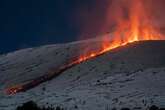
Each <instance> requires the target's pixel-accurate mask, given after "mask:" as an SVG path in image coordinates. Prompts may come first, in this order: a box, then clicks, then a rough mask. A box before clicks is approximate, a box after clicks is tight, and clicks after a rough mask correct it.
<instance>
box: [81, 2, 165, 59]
mask: <svg viewBox="0 0 165 110" xmlns="http://www.w3.org/2000/svg"><path fill="white" fill-rule="evenodd" d="M116 1H119V4H122V5H123V6H124V8H125V9H126V10H127V11H126V12H125V11H123V10H121V9H120V8H121V7H120V5H119V6H118V7H119V8H117V9H116V10H117V12H118V13H120V14H117V16H115V19H116V23H117V24H116V28H115V30H114V32H113V37H112V38H109V36H108V35H106V36H103V37H102V38H101V39H102V46H101V48H100V50H99V51H95V52H90V53H89V54H85V55H82V56H80V59H79V61H80V62H81V61H84V60H86V59H89V58H91V57H95V56H97V55H99V54H102V53H105V52H107V51H109V50H111V49H113V48H116V47H120V46H123V45H126V44H128V43H131V42H135V41H144V40H165V37H164V36H163V35H161V33H160V32H159V29H157V28H155V27H154V26H153V23H152V21H151V17H152V14H151V13H150V12H149V11H148V12H146V10H147V9H145V8H146V5H147V3H145V1H144V0H123V1H122V0H116ZM117 3H118V2H117ZM109 14H111V13H108V15H109ZM113 16H114V15H113ZM109 39H111V40H109Z"/></svg>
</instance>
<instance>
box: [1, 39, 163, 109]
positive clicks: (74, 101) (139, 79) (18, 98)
mask: <svg viewBox="0 0 165 110" xmlns="http://www.w3.org/2000/svg"><path fill="white" fill-rule="evenodd" d="M101 43H102V41H101V40H100V39H99V38H96V39H90V40H84V41H77V42H72V43H67V44H58V45H47V46H42V47H36V48H28V49H23V50H18V51H15V52H12V53H8V54H6V55H1V56H0V73H1V74H0V76H1V77H0V83H1V85H0V109H5V110H14V109H15V108H16V106H18V105H21V104H22V103H24V102H26V101H29V100H34V101H37V103H38V104H40V105H43V104H44V105H46V104H50V105H53V106H57V105H60V106H63V107H64V108H66V109H72V110H74V109H84V110H105V109H111V108H113V107H118V108H120V107H123V106H124V107H131V108H137V107H142V108H147V107H148V106H149V105H151V104H155V105H159V106H165V105H164V100H165V97H164V96H165V93H164V91H165V89H164V88H165V86H164V84H165V74H164V73H165V68H164V67H165V52H164V50H165V41H163V40H156V41H153V40H149V41H138V42H133V43H129V44H127V45H123V46H120V47H117V48H114V49H111V51H108V52H106V53H104V54H101V55H99V56H96V57H93V58H91V59H88V60H86V61H84V62H81V63H79V64H77V65H74V66H72V67H70V68H68V69H66V70H65V71H63V72H61V73H60V74H59V75H58V76H57V77H54V78H53V79H51V80H48V81H46V82H43V83H41V84H40V85H37V86H34V87H33V88H31V89H29V90H26V91H22V92H19V93H17V94H14V95H8V94H6V93H5V92H4V90H5V89H6V88H8V87H12V86H13V85H18V86H19V85H21V84H24V83H26V82H30V81H33V80H34V79H36V78H38V77H41V76H43V75H45V74H47V73H50V71H55V70H56V68H58V67H61V66H63V65H65V64H68V62H72V61H74V60H75V59H77V58H79V56H80V55H81V54H83V53H84V51H78V50H80V48H81V49H82V50H85V51H87V52H88V51H93V50H95V49H96V48H98V45H99V44H101ZM81 52H82V53H81ZM75 106H77V107H78V108H77V107H76V108H75Z"/></svg>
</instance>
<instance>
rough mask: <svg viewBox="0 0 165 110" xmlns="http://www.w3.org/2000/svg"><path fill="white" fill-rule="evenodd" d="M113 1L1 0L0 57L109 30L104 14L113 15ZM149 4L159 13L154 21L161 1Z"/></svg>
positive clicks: (162, 9)
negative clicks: (111, 7) (111, 6)
mask: <svg viewBox="0 0 165 110" xmlns="http://www.w3.org/2000/svg"><path fill="white" fill-rule="evenodd" d="M112 1H113V0H0V15H1V16H0V54H2V53H7V52H11V51H15V50H18V49H22V48H28V47H34V46H40V45H47V44H55V43H65V42H70V41H75V40H80V39H86V38H89V37H95V36H96V35H99V34H100V33H105V32H107V30H109V29H110V27H111V26H109V24H108V27H107V26H105V24H106V22H105V21H106V16H107V13H109V14H111V12H109V11H112V12H113V10H109V5H110V4H111V2H112ZM114 1H117V0H114ZM118 1H119V0H118ZM149 1H152V4H153V6H152V7H155V8H156V9H154V10H153V12H154V11H157V12H159V13H160V14H159V13H158V15H157V16H158V17H157V18H160V17H159V15H162V14H161V13H163V15H164V6H165V5H164V3H165V1H164V0H149ZM117 6H118V5H117ZM159 7H161V8H160V9H159ZM108 10H109V11H108ZM107 11H108V12H107ZM164 19H165V16H164V18H162V20H163V21H164ZM104 26H105V27H106V28H103V27H104ZM112 26H113V21H112ZM82 36H83V37H82Z"/></svg>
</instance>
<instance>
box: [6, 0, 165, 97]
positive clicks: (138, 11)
mask: <svg viewBox="0 0 165 110" xmlns="http://www.w3.org/2000/svg"><path fill="white" fill-rule="evenodd" d="M120 2H121V1H120ZM122 4H123V5H124V8H125V9H126V10H127V11H126V12H121V14H120V15H118V16H116V21H117V24H116V27H115V29H114V31H113V32H112V34H113V37H111V38H109V37H110V36H109V35H107V34H106V35H105V36H103V37H101V46H100V47H99V48H98V49H96V51H88V52H84V54H81V55H80V56H79V57H78V58H77V59H76V60H74V61H72V62H69V63H67V64H65V65H63V66H62V67H59V68H56V69H55V71H51V72H48V73H47V74H45V75H44V76H41V77H38V78H36V79H34V80H33V81H30V82H26V83H24V84H20V85H17V86H13V87H9V88H7V89H6V90H5V91H6V93H7V94H15V93H17V92H21V91H25V90H28V89H30V88H33V87H34V86H37V85H38V84H40V83H42V82H45V81H47V80H50V79H52V78H53V77H55V76H57V75H59V74H61V73H62V72H63V71H65V70H67V69H68V68H71V67H72V66H74V65H77V64H80V63H82V62H84V61H86V60H88V59H91V58H93V57H96V56H99V55H102V54H104V53H106V52H108V51H110V50H112V49H114V48H117V47H120V46H124V45H126V44H128V43H132V42H135V41H144V40H164V39H165V37H163V35H161V33H160V32H159V30H158V29H157V28H155V27H154V26H153V25H152V22H151V21H150V17H151V16H152V15H151V14H150V13H149V12H148V11H147V12H146V10H147V9H145V8H146V6H145V5H146V4H145V3H144V0H131V1H130V0H129V3H128V0H123V1H122ZM107 14H108V15H109V14H111V13H107ZM109 39H110V40H109Z"/></svg>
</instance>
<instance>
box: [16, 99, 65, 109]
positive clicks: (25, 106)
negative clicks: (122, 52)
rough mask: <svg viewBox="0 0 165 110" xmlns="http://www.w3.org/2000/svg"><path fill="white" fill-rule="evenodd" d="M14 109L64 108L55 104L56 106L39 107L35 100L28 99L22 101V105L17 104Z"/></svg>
mask: <svg viewBox="0 0 165 110" xmlns="http://www.w3.org/2000/svg"><path fill="white" fill-rule="evenodd" d="M16 110H64V109H63V108H61V107H59V106H57V107H55V108H54V107H52V106H48V107H39V106H38V105H37V104H36V103H35V102H33V101H29V102H26V103H24V104H23V105H22V106H18V107H17V108H16Z"/></svg>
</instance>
